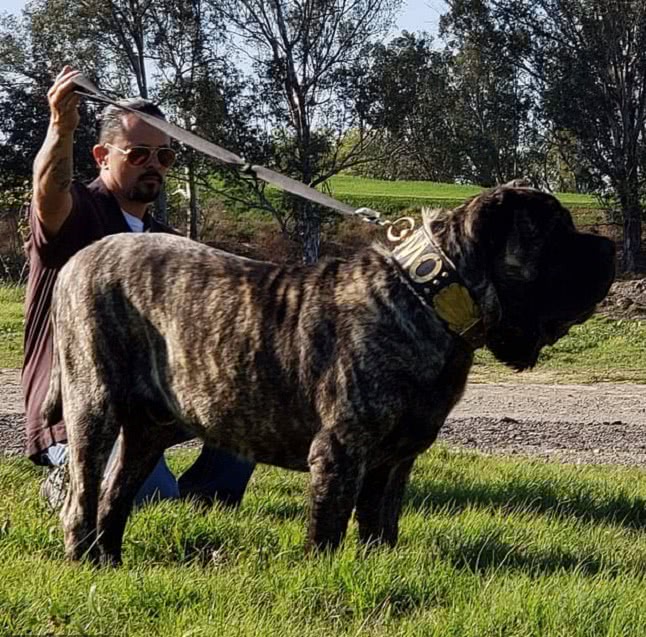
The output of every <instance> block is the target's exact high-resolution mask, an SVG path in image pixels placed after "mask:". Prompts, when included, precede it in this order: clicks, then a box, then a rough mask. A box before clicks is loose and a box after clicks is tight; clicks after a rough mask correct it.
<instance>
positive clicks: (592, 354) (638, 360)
mask: <svg viewBox="0 0 646 637" xmlns="http://www.w3.org/2000/svg"><path fill="white" fill-rule="evenodd" d="M23 295H24V289H23V288H17V287H15V286H12V287H8V286H4V287H3V286H0V336H2V339H1V340H0V368H3V367H20V365H21V363H22V331H23V320H22V312H23V306H22V303H23V301H22V299H23ZM470 380H471V381H473V382H501V381H504V382H521V383H523V382H524V383H533V382H537V383H597V382H634V383H646V322H644V321H613V320H610V319H607V318H603V317H600V316H595V317H593V318H592V319H590V320H589V321H587V322H586V323H585V324H583V325H577V326H575V327H574V328H572V330H571V332H570V334H568V335H567V336H566V337H565V338H563V339H562V340H560V341H559V342H558V343H557V344H556V345H555V346H554V347H548V348H545V350H543V352H542V354H541V357H540V361H539V364H538V366H537V367H536V369H535V370H534V371H531V372H523V373H522V374H518V373H516V372H513V371H512V370H510V369H508V368H507V367H505V366H504V365H501V364H500V363H498V362H497V361H496V360H495V359H494V358H493V356H492V355H491V354H490V353H489V352H488V351H487V350H480V351H479V352H478V353H477V354H476V359H475V364H474V366H473V368H472V370H471V375H470Z"/></svg>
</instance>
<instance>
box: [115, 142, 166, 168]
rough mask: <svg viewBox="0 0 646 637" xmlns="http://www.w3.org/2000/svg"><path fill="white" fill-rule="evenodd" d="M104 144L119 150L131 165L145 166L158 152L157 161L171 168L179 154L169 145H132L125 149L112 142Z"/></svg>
mask: <svg viewBox="0 0 646 637" xmlns="http://www.w3.org/2000/svg"><path fill="white" fill-rule="evenodd" d="M104 146H107V147H108V148H114V150H118V151H119V152H120V153H121V154H122V155H124V159H125V160H126V161H127V162H128V163H129V164H130V165H131V166H145V165H146V164H147V163H148V162H149V161H150V158H151V157H152V155H153V153H156V154H157V161H158V162H159V163H160V164H161V165H162V166H163V167H164V168H170V167H171V166H172V165H173V164H174V163H175V157H176V156H177V155H176V153H175V151H174V150H173V149H172V148H168V146H158V147H150V146H132V148H129V149H128V150H123V148H119V147H118V146H113V145H112V144H104Z"/></svg>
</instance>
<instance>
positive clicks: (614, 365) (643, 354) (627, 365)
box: [470, 316, 646, 383]
mask: <svg viewBox="0 0 646 637" xmlns="http://www.w3.org/2000/svg"><path fill="white" fill-rule="evenodd" d="M470 380H471V381H472V382H500V381H505V382H509V381H512V382H514V381H516V382H525V383H531V382H539V383H599V382H633V383H646V322H645V321H626V320H620V321H615V320H611V319H607V318H604V317H601V316H594V317H592V318H591V319H589V320H588V321H586V322H585V323H584V324H583V325H576V326H574V327H573V328H572V329H571V330H570V333H569V334H568V335H567V336H566V337H564V338H563V339H561V340H560V341H558V342H557V343H556V344H555V345H554V346H552V347H546V348H545V349H543V351H542V352H541V355H540V358H539V362H538V365H537V366H536V368H535V370H533V371H529V372H522V373H520V374H519V373H517V372H514V371H512V370H510V369H509V368H507V367H505V366H504V365H502V364H500V363H498V362H497V361H496V360H495V359H494V357H493V356H492V354H491V353H490V352H489V351H488V350H480V351H478V352H477V353H476V358H475V364H474V366H473V368H472V370H471V375H470Z"/></svg>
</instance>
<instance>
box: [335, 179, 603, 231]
mask: <svg viewBox="0 0 646 637" xmlns="http://www.w3.org/2000/svg"><path fill="white" fill-rule="evenodd" d="M328 186H329V188H330V190H331V194H332V196H334V197H336V198H338V199H340V200H341V201H344V202H345V203H347V204H349V205H351V206H355V207H357V208H358V207H361V206H367V207H371V208H374V209H375V210H378V211H380V212H382V213H383V214H384V215H386V216H393V215H398V214H400V213H401V212H403V211H407V210H411V209H413V210H416V209H420V208H422V207H425V206H426V207H434V206H435V207H442V208H452V207H455V206H458V205H460V204H461V203H463V202H464V200H465V199H467V198H468V197H472V196H473V195H477V194H478V193H479V192H481V191H482V188H480V187H479V186H468V185H460V184H441V183H435V182H431V181H385V180H379V179H364V178H361V177H350V176H347V175H338V176H336V177H332V178H331V179H330V180H329V181H328ZM556 196H557V197H558V199H559V200H560V201H561V203H562V204H563V205H564V206H566V207H567V208H568V209H569V210H570V212H571V213H572V215H573V217H574V221H575V223H576V224H577V225H579V226H590V225H594V224H598V223H601V222H602V221H603V220H604V217H603V211H601V210H600V209H599V205H598V203H597V202H596V200H595V198H594V197H592V196H590V195H579V194H576V193H556Z"/></svg>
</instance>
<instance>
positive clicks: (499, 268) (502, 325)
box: [463, 184, 615, 370]
mask: <svg viewBox="0 0 646 637" xmlns="http://www.w3.org/2000/svg"><path fill="white" fill-rule="evenodd" d="M463 213H464V217H463V220H464V224H465V225H464V231H465V232H466V233H467V234H468V235H470V239H471V241H472V242H473V245H475V247H476V250H477V251H478V253H479V257H480V258H479V259H478V261H479V262H480V263H485V264H486V266H485V267H486V268H487V272H486V276H487V278H488V279H489V281H490V283H491V285H492V287H493V289H494V290H495V296H496V298H497V303H496V306H497V307H496V314H497V316H495V318H494V319H493V320H491V318H492V317H489V318H490V321H489V325H488V326H487V331H486V344H487V346H488V347H489V349H490V350H491V351H492V352H493V354H494V355H495V356H496V358H498V359H499V360H500V361H502V362H504V363H506V364H507V365H509V366H511V367H513V368H515V369H518V370H522V369H527V368H530V367H533V366H534V365H535V364H536V361H537V359H538V355H539V353H540V350H541V348H542V347H543V346H544V345H550V344H552V343H554V342H556V341H557V340H558V339H559V338H560V337H562V336H564V335H565V334H566V333H567V331H568V330H569V328H570V327H571V326H572V325H574V324H576V323H582V322H583V321H585V320H586V319H587V318H589V317H590V316H591V315H592V313H593V312H594V308H595V306H596V304H597V303H599V302H600V301H601V300H602V299H603V298H604V297H605V296H606V294H607V293H608V290H609V288H610V285H611V284H612V281H613V279H614V273H615V268H614V264H615V250H614V244H613V243H612V242H611V241H610V240H609V239H606V238H604V237H600V236H597V235H593V234H585V233H582V232H578V231H577V230H576V229H575V227H574V223H573V221H572V216H571V215H570V213H569V212H568V210H567V209H565V208H564V207H563V206H562V205H561V204H560V203H559V202H558V200H557V199H556V198H555V197H553V196H552V195H549V194H547V193H544V192H541V191H539V190H535V189H533V188H527V187H523V186H517V185H516V184H513V185H506V186H501V187H499V188H496V189H494V190H492V191H490V192H487V193H483V194H482V195H479V196H478V197H475V198H474V199H472V200H471V201H470V202H469V203H467V204H466V205H465V207H464V209H463ZM485 323H487V321H485Z"/></svg>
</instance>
